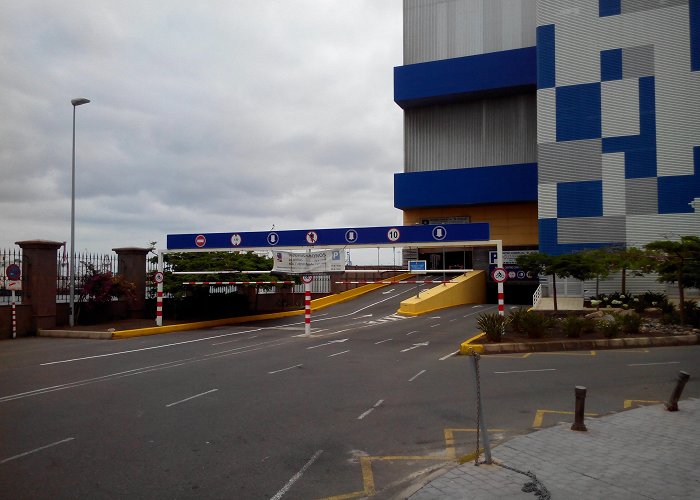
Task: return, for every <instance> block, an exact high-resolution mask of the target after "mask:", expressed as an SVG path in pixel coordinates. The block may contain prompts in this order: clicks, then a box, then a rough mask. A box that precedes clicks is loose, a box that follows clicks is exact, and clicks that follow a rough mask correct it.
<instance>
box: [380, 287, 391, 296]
mask: <svg viewBox="0 0 700 500" xmlns="http://www.w3.org/2000/svg"><path fill="white" fill-rule="evenodd" d="M393 291H394V288H392V289H391V290H387V291H386V292H382V295H386V294H388V293H391V292H393Z"/></svg>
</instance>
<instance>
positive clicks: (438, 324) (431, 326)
mask: <svg viewBox="0 0 700 500" xmlns="http://www.w3.org/2000/svg"><path fill="white" fill-rule="evenodd" d="M436 326H440V323H437V324H435V325H430V328H435V327H436Z"/></svg>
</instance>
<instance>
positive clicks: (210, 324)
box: [112, 310, 304, 339]
mask: <svg viewBox="0 0 700 500" xmlns="http://www.w3.org/2000/svg"><path fill="white" fill-rule="evenodd" d="M302 314H304V311H303V310H296V311H285V312H278V313H269V314H257V315H255V316H240V317H237V318H225V319H214V320H209V321H196V322H194V323H180V324H178V325H167V326H153V327H150V328H135V329H133V330H121V331H118V332H114V333H113V334H112V338H113V339H127V338H131V337H142V336H145V335H158V334H161V333H173V332H186V331H187V330H199V329H202V328H214V327H215V326H226V325H236V324H238V323H248V322H250V321H263V320H266V319H277V318H286V317H289V316H301V315H302Z"/></svg>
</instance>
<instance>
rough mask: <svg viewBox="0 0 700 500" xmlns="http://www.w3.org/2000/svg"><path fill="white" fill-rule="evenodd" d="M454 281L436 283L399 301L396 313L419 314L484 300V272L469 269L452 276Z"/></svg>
mask: <svg viewBox="0 0 700 500" xmlns="http://www.w3.org/2000/svg"><path fill="white" fill-rule="evenodd" d="M450 281H453V282H454V283H445V284H440V285H437V286H435V287H433V288H431V289H430V290H427V291H425V292H421V293H420V297H411V298H409V299H406V300H404V301H403V302H401V307H399V310H398V311H397V312H398V314H403V315H405V316H419V315H421V314H427V313H429V312H431V311H437V310H439V309H446V308H448V307H454V306H461V305H464V304H483V303H484V302H485V301H486V273H485V272H484V271H470V272H468V273H466V274H464V275H462V276H457V277H455V278H452V279H451V280H450Z"/></svg>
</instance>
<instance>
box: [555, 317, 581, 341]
mask: <svg viewBox="0 0 700 500" xmlns="http://www.w3.org/2000/svg"><path fill="white" fill-rule="evenodd" d="M560 321H561V329H562V331H563V332H564V334H565V335H566V336H567V337H569V338H571V339H577V338H579V337H580V336H581V333H583V329H584V327H585V326H586V321H585V318H581V317H580V316H566V317H565V318H562V319H561V320H560Z"/></svg>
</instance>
